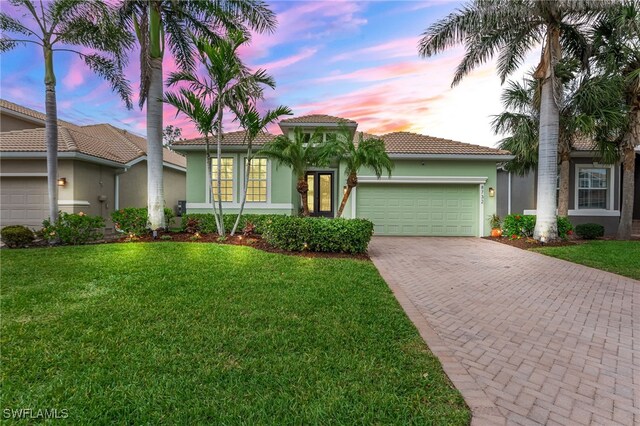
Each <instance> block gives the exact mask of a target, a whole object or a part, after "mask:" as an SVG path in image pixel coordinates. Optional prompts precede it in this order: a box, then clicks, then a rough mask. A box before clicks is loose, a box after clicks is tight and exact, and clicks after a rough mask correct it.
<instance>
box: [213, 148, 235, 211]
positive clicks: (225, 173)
mask: <svg viewBox="0 0 640 426" xmlns="http://www.w3.org/2000/svg"><path fill="white" fill-rule="evenodd" d="M220 164H221V168H220V178H221V179H220V184H221V190H220V193H221V195H220V199H221V200H222V201H223V202H232V201H233V157H223V158H221V159H220ZM211 187H212V188H213V200H214V201H218V159H217V158H212V159H211Z"/></svg>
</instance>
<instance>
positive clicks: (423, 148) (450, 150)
mask: <svg viewBox="0 0 640 426" xmlns="http://www.w3.org/2000/svg"><path fill="white" fill-rule="evenodd" d="M380 138H381V139H382V140H384V143H385V146H386V149H387V152H388V153H389V154H427V155H429V154H434V155H443V154H444V155H509V154H510V153H509V151H504V150H501V149H496V148H489V147H486V146H481V145H472V144H468V143H463V142H457V141H452V140H449V139H441V138H435V137H433V136H426V135H420V134H417V133H411V132H393V133H388V134H386V135H383V136H380Z"/></svg>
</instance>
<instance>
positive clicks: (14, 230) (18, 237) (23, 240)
mask: <svg viewBox="0 0 640 426" xmlns="http://www.w3.org/2000/svg"><path fill="white" fill-rule="evenodd" d="M0 239H2V242H3V243H5V244H6V245H7V247H9V248H18V247H26V246H28V245H29V244H31V243H32V242H33V240H34V239H35V235H34V234H33V231H32V230H31V229H29V228H27V227H26V226H22V225H12V226H5V227H4V228H2V230H0Z"/></svg>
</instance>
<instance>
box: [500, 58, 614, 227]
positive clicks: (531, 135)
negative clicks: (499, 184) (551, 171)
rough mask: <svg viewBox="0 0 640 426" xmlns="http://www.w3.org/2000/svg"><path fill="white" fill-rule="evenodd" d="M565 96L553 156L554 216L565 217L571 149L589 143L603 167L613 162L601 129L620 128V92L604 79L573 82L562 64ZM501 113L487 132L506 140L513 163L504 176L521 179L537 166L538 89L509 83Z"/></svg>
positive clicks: (529, 82)
mask: <svg viewBox="0 0 640 426" xmlns="http://www.w3.org/2000/svg"><path fill="white" fill-rule="evenodd" d="M560 65H563V66H558V71H557V72H558V73H560V74H562V76H561V80H562V83H563V87H564V88H565V90H564V95H563V97H562V101H561V103H560V107H559V113H560V121H559V136H558V156H559V158H560V162H559V164H560V176H559V191H558V215H559V216H567V215H568V213H569V172H570V160H571V149H572V147H573V145H574V142H575V141H576V139H577V138H589V139H591V140H593V141H594V143H595V145H596V147H597V148H598V149H599V151H600V156H601V157H602V161H603V162H606V163H612V162H615V161H616V160H617V156H616V155H615V150H612V149H611V148H612V147H613V144H612V143H611V142H610V140H609V139H608V138H607V137H606V132H605V131H604V129H605V128H607V127H611V126H616V125H619V123H620V122H621V121H622V120H623V112H622V110H621V109H620V108H619V95H620V91H619V90H616V84H615V82H612V81H611V80H609V79H603V78H598V77H592V76H590V75H589V74H587V73H585V74H582V75H580V76H576V75H575V73H576V72H577V66H576V64H573V63H571V61H569V62H564V63H561V64H560ZM502 104H503V105H504V107H505V111H504V112H502V113H501V114H498V115H497V116H495V117H494V119H493V122H492V127H493V129H494V131H495V132H496V134H508V136H507V137H505V138H504V139H502V140H501V141H500V145H499V147H500V149H505V150H508V151H510V152H511V153H512V154H513V155H514V156H515V158H514V159H513V160H511V161H509V162H508V163H506V165H505V168H506V169H507V170H508V171H511V172H514V173H517V174H520V175H524V174H526V173H528V172H530V171H531V170H535V168H536V166H537V164H538V140H539V137H538V129H539V121H540V116H539V111H540V84H539V81H537V80H535V79H533V78H526V79H524V80H523V82H522V83H520V82H514V81H511V82H509V83H508V86H507V88H506V89H505V90H504V92H503V94H502Z"/></svg>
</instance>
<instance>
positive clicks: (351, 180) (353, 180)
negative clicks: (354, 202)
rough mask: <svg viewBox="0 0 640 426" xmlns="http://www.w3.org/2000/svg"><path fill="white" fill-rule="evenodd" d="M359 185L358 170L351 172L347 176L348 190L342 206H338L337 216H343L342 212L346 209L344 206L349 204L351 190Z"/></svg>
mask: <svg viewBox="0 0 640 426" xmlns="http://www.w3.org/2000/svg"><path fill="white" fill-rule="evenodd" d="M357 185H358V175H357V174H356V172H351V173H349V177H348V178H347V190H346V191H345V192H344V195H343V196H342V202H341V203H340V208H338V214H337V215H336V217H342V212H343V211H344V206H345V205H346V204H347V200H348V199H349V197H350V196H351V190H352V189H353V188H355V187H356V186H357Z"/></svg>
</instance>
